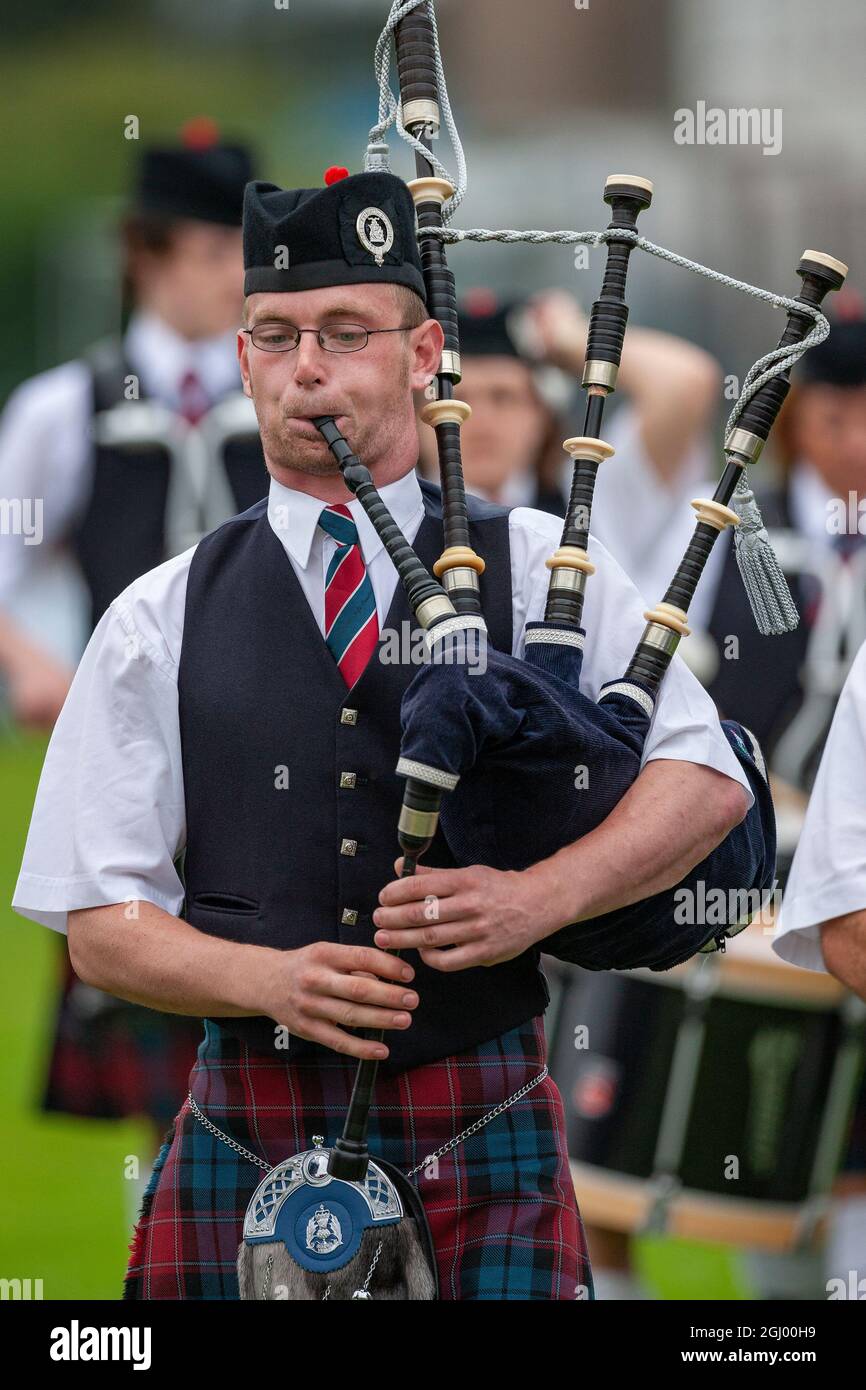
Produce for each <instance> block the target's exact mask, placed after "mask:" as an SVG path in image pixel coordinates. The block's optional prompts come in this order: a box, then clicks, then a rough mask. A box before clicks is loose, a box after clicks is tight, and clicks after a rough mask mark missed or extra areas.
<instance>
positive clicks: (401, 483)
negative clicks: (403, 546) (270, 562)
mask: <svg viewBox="0 0 866 1390" xmlns="http://www.w3.org/2000/svg"><path fill="white" fill-rule="evenodd" d="M379 496H380V497H381V498H382V501H383V502H384V503H385V506H386V507H387V508H388V511H389V512H390V513H391V515H392V516H393V518H394V520H395V521H396V523H397V525H398V526H399V528H400V530H401V531H402V532H403V534H404V536H407V539H408V538H410V536H411V535H414V532H411V531H410V528H411V525H412V523H413V522H414V521H416V520H417V521H418V522H420V520H421V519H422V517H423V514H424V497H423V494H422V492H421V487H420V484H419V482H418V475H417V473H416V472H415V469H414V468H410V469H409V472H408V473H404V474H403V477H402V478H397V479H396V480H395V481H394V482H392V483H385V485H384V487H380V488H379ZM328 505H329V504H328V503H327V502H323V501H322V499H321V498H320V497H314V496H313V495H312V494H311V493H309V492H298V491H297V489H296V488H292V487H285V486H284V485H283V484H282V483H278V482H277V480H276V478H271V485H270V489H269V492H268V521H269V522H270V524H271V529H272V531H273V532H274V534H275V535H276V536H277V538H278V540H279V541H280V542H281V543H282V545H283V547H284V548H285V549H286V550H287V551H288V553H289V555H291V557H292V559H293V560H294V561H295V562H296V563H297V564H298V565H300V567H301V569H306V568H307V565H308V564H309V560H310V551H311V549H312V546H313V542H314V540H315V539H316V535H317V532H318V525H319V517H320V516H321V514H322V508H323V507H327V506H328ZM347 506H348V508H349V511H350V512H351V513H352V519H353V521H354V522H355V525H356V526H357V528H358V541H359V543H360V546H361V553H362V555H363V556H364V564H365V565H369V564H370V561H371V560H372V559H373V558H374V556H376V555H377V554H378V553H379V551H380V550H381V549H382V542H381V540H380V539H379V536H378V533H377V532H376V528H375V527H374V526H373V523H372V522H371V521H370V518H369V517H368V516H367V513H366V512H365V511H364V508H363V507H362V506H361V503H360V502H359V501H358V499H357V497H352V498H351V499H350V500H349V501H348V503H347ZM416 529H417V528H416ZM407 533H409V535H407ZM318 534H319V535H321V536H324V532H323V531H322V532H318Z"/></svg>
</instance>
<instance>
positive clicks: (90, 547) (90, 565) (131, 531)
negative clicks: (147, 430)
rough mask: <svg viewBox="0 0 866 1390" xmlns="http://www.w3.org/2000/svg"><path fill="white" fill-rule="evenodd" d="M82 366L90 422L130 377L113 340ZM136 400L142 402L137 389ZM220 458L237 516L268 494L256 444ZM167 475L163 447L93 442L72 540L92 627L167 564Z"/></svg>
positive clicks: (243, 442)
mask: <svg viewBox="0 0 866 1390" xmlns="http://www.w3.org/2000/svg"><path fill="white" fill-rule="evenodd" d="M87 362H88V365H89V367H90V370H91V375H92V390H93V395H92V409H93V416H94V418H95V417H96V416H97V415H99V414H100V413H101V412H103V411H107V410H111V409H113V408H114V407H115V406H117V405H120V404H121V403H122V402H123V401H124V399H125V396H124V391H125V385H126V378H127V377H128V376H130V375H134V373H133V372H132V370H131V368H130V366H129V364H128V363H127V362H126V361H125V359H124V357H123V353H122V349H121V345H120V343H119V342H117V341H115V340H110V341H107V342H102V343H98V344H96V346H95V347H94V348H93V349H91V351H90V352H89V353H88V354H87ZM139 397H140V399H142V400H146V399H147V397H146V395H145V394H144V392H143V390H142V389H141V388H139ZM133 408H134V407H133ZM222 452H223V458H222V465H223V467H224V468H225V470H226V472H227V474H228V478H229V482H230V484H231V488H232V493H233V496H234V498H235V502H236V505H237V508H238V511H241V510H243V509H245V508H247V507H249V506H250V505H251V504H252V503H253V502H254V501H257V500H258V499H259V498H260V497H261V496H262V494H263V493H264V492H266V491H267V481H268V480H267V472H266V469H265V464H264V456H263V454H262V447H261V441H260V439H259V437H258V435H249V436H243V437H241V438H237V439H231V440H229V441H228V442H227V443H226V444H225V446H224V448H223V451H222ZM170 472H171V457H170V454H169V451H168V449H167V448H166V447H163V446H162V445H159V444H153V445H150V444H142V443H139V444H135V445H131V446H129V447H126V446H124V447H120V446H114V445H107V444H101V443H96V442H94V444H93V458H92V469H91V483H90V488H89V492H88V497H87V501H86V504H85V507H84V510H83V513H82V514H81V516H80V517H79V519H78V521H77V522H76V525H75V528H74V530H73V532H72V535H71V538H70V539H71V544H72V549H73V551H74V553H75V555H76V557H77V559H78V563H79V565H80V566H81V570H82V573H83V575H84V579H85V582H86V584H87V587H88V590H89V592H90V608H91V624H92V626H93V627H95V626H96V624H97V623H98V622H99V619H100V618H101V617H102V615H103V613H104V612H105V610H106V608H107V607H108V605H109V603H110V602H111V600H112V599H113V598H116V597H117V595H118V594H119V593H121V592H122V591H123V590H124V589H125V588H126V586H127V585H128V584H131V583H132V581H133V580H134V579H137V578H138V576H139V575H141V574H145V573H146V572H147V571H148V570H150V569H153V568H154V566H155V565H159V564H161V563H162V562H163V560H165V559H167V558H168V556H167V553H166V540H165V532H166V516H165V513H166V502H167V498H168V487H169V478H170Z"/></svg>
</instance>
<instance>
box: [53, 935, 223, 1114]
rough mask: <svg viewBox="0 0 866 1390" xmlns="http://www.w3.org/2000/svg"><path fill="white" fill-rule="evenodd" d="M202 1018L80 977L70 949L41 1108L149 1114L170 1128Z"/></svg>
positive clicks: (199, 1036) (200, 1033) (200, 1034)
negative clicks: (131, 998)
mask: <svg viewBox="0 0 866 1390" xmlns="http://www.w3.org/2000/svg"><path fill="white" fill-rule="evenodd" d="M203 1036H204V1032H203V1027H202V1020H201V1019H200V1018H183V1017H180V1016H179V1015H176V1014H164V1013H158V1012H157V1011H156V1010H155V1009H145V1008H143V1007H141V1006H139V1005H138V1004H129V1003H127V1002H126V1001H125V1000H123V999H115V998H113V996H111V995H109V994H104V993H103V992H102V991H101V990H96V989H93V988H92V987H91V986H89V985H84V984H82V982H81V980H79V978H78V976H77V975H76V974H75V971H74V970H73V969H72V966H71V964H70V962H69V956H68V954H67V953H66V951H65V949H64V971H63V979H62V985H61V994H60V999H59V1000H58V1004H57V1014H56V1019H55V1025H54V1037H53V1040H52V1045H51V1054H50V1057H49V1061H48V1072H47V1076H46V1079H45V1086H44V1090H43V1094H42V1108H43V1110H50V1111H62V1112H64V1113H65V1114H67V1115H86V1116H88V1117H89V1118H90V1119H96V1120H117V1119H122V1118H124V1117H125V1116H127V1115H147V1116H149V1117H150V1118H151V1119H152V1120H154V1121H155V1122H156V1123H157V1124H158V1125H159V1128H160V1130H162V1131H164V1130H165V1129H166V1127H167V1126H168V1125H169V1124H171V1121H172V1119H173V1118H174V1116H175V1115H176V1114H177V1111H178V1106H180V1105H181V1104H182V1102H183V1099H184V1097H185V1096H186V1093H187V1091H188V1090H189V1086H188V1080H189V1073H190V1068H191V1067H192V1065H193V1063H194V1062H195V1058H196V1052H197V1051H198V1047H199V1044H200V1042H201V1041H202V1038H203Z"/></svg>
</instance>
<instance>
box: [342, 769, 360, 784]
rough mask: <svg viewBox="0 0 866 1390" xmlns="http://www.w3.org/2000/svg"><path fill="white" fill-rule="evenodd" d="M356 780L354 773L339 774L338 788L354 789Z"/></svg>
mask: <svg viewBox="0 0 866 1390" xmlns="http://www.w3.org/2000/svg"><path fill="white" fill-rule="evenodd" d="M356 780H357V773H355V772H341V773H340V786H341V787H354V785H355V782H356Z"/></svg>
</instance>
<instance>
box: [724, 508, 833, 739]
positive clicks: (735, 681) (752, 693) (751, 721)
mask: <svg viewBox="0 0 866 1390" xmlns="http://www.w3.org/2000/svg"><path fill="white" fill-rule="evenodd" d="M759 502H760V507H761V515H762V516H763V518H764V521H765V523H766V525H767V526H768V527H771V528H778V527H788V526H790V517H789V514H788V508H787V498H786V496H785V494H784V492H772V493H771V492H767V493H764V494H762V495H761V497H760V498H759ZM717 544H718V545H724V546H726V547H727V550H726V555H725V562H724V565H723V567H722V572H721V580H720V581H719V586H718V589H717V590H716V596H715V600H714V602H713V608H712V612H711V615H710V621H709V624H708V631H709V634H710V636H711V637H712V638H713V639H714V641H715V644H716V648H717V651H718V655H719V667H718V671H717V672H716V675H715V676H714V678H713V680H712V682H711V683H710V684H709V685H708V686H707V690H708V692H709V694H710V695H711V696H712V698H713V700H714V701H715V703H716V705H717V706H718V709H719V712H720V714H721V716H722V718H728V719H737V720H739V721H740V723H741V724H745V725H746V727H747V728H748V729H751V731H752V733H753V734H754V735H755V737H756V738H757V739H758V742H759V743H760V745H761V748H762V751H763V753H764V756H765V758H768V759H769V758H771V757H772V753H773V749H774V748H775V745H776V743H777V742H778V739H779V737H780V735H781V734H782V733H783V732H784V730H785V728H786V727H787V725H788V724H789V723H790V721H791V720H792V719H793V717H794V715H795V714H796V713H797V711H798V709H799V708H800V705H801V704H802V701H803V688H802V684H801V679H800V672H801V668H802V666H803V662H804V660H805V656H806V646H807V643H808V640H809V629H808V627H807V625H806V622H805V620H804V613H805V609H806V603H805V594H804V592H803V588H802V585H801V584H800V582H799V579H798V577H797V576H796V575H789V576H787V578H788V586H789V588H790V590H791V597H792V598H793V600H794V603H795V604H796V607H797V611H798V613H799V614H800V622H799V625H798V626H797V628H795V630H794V631H793V632H786V633H784V634H782V635H781V636H777V637H763V636H762V635H761V633H760V632H759V631H758V629H757V627H756V626H755V619H754V618H753V616H752V610H751V607H750V605H749V598H748V595H747V593H746V589H745V585H744V584H743V581H742V579H741V578H740V572H739V568H738V566H737V561H736V555H735V553H734V541H733V533H732V532H731V531H725V532H724V533H723V535H721V536H720V537H719V540H718V542H717ZM731 636H735V637H736V638H737V640H738V652H739V655H738V656H737V657H736V659H729V658H726V656H725V650H726V642H727V639H728V638H729V637H731Z"/></svg>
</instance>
